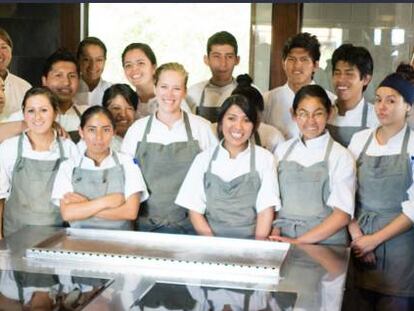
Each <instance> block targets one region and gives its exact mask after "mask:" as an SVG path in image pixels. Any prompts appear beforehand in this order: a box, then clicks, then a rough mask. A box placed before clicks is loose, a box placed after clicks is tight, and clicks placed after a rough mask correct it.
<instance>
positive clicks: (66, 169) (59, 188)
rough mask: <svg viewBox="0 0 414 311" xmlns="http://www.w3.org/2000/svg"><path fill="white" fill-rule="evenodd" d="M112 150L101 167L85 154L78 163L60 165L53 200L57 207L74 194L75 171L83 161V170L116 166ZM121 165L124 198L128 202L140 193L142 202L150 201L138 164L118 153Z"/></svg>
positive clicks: (67, 162)
mask: <svg viewBox="0 0 414 311" xmlns="http://www.w3.org/2000/svg"><path fill="white" fill-rule="evenodd" d="M112 152H113V151H112V150H111V152H110V154H109V155H108V156H107V157H106V158H105V159H104V160H103V161H102V163H101V165H100V166H96V165H95V162H94V161H93V160H92V159H90V158H88V157H87V156H86V155H85V154H83V155H82V156H81V157H80V158H79V159H78V160H77V161H75V162H74V161H65V162H63V163H62V164H61V165H60V168H59V171H58V173H57V175H56V179H55V183H54V185H53V191H52V200H53V203H54V204H56V205H57V206H60V200H61V199H62V198H63V196H64V195H65V194H66V193H68V192H74V190H73V185H72V174H73V169H74V168H75V167H78V166H79V164H80V162H81V161H82V163H81V164H82V165H81V168H84V169H88V170H94V171H100V170H104V169H107V168H112V167H114V166H115V165H116V163H115V160H114V158H113V156H112ZM116 155H117V156H118V160H119V163H120V164H121V165H122V166H123V167H124V173H125V189H124V196H125V199H126V200H127V199H128V198H129V196H131V195H132V194H134V193H138V192H139V193H140V200H141V202H143V201H145V200H147V199H148V197H149V194H148V190H147V186H146V185H145V182H144V178H143V177H142V173H141V170H140V168H139V167H138V164H137V163H136V162H135V161H134V160H133V159H132V158H131V157H130V156H127V155H125V154H122V153H119V152H116Z"/></svg>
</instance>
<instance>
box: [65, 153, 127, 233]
mask: <svg viewBox="0 0 414 311" xmlns="http://www.w3.org/2000/svg"><path fill="white" fill-rule="evenodd" d="M112 157H113V159H114V161H115V163H116V165H115V166H113V167H111V168H106V169H103V170H89V169H84V168H82V161H83V158H82V160H81V162H80V163H79V166H78V167H75V168H74V169H73V174H72V185H73V191H74V192H76V193H79V194H81V195H83V196H85V197H87V198H88V199H89V200H93V199H96V198H99V197H102V196H105V195H107V194H111V193H122V194H123V193H124V189H125V173H124V168H123V166H122V165H121V164H120V163H119V160H118V156H117V155H116V152H113V153H112ZM125 199H126V198H125ZM70 226H71V227H73V228H91V229H112V230H132V229H133V228H132V222H131V221H129V220H108V219H102V218H98V217H90V218H88V219H85V220H79V221H73V222H70Z"/></svg>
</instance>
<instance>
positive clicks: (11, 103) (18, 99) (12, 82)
mask: <svg viewBox="0 0 414 311" xmlns="http://www.w3.org/2000/svg"><path fill="white" fill-rule="evenodd" d="M31 87H32V86H31V85H30V83H29V82H27V81H26V80H23V79H22V78H19V77H18V76H16V75H14V74H12V73H11V72H9V71H8V72H7V77H6V79H5V80H4V95H5V97H6V105H5V107H4V109H3V112H2V113H1V114H0V122H4V121H5V120H6V119H7V118H8V117H9V116H10V115H11V114H12V113H13V112H16V111H19V110H21V109H22V103H23V98H24V95H25V94H26V92H27V90H29V89H30V88H31Z"/></svg>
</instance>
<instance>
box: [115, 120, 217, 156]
mask: <svg viewBox="0 0 414 311" xmlns="http://www.w3.org/2000/svg"><path fill="white" fill-rule="evenodd" d="M187 115H188V120H189V122H190V127H191V131H192V134H193V138H194V139H196V140H197V141H198V143H199V145H200V148H201V150H205V149H207V148H209V147H210V146H211V145H216V144H217V139H216V137H215V136H214V134H213V131H212V130H211V123H210V122H209V121H207V120H206V119H204V118H202V117H199V116H196V115H194V114H191V113H188V114H187ZM149 118H150V117H149V116H147V117H145V118H143V119H139V120H137V121H135V122H134V123H133V124H132V125H131V126H130V127H129V129H128V131H127V133H126V134H125V137H124V140H123V142H122V146H121V151H122V152H124V153H125V154H129V155H131V156H132V157H135V151H136V149H137V144H138V142H141V141H142V138H143V135H144V131H145V128H146V126H147V122H148V120H149ZM182 141H188V139H187V132H186V129H185V124H184V118H183V117H181V119H179V120H178V121H176V122H175V123H174V125H173V126H172V128H171V129H169V128H168V126H167V125H165V124H164V123H162V122H161V121H159V120H158V119H157V118H156V117H154V118H153V120H152V124H151V130H150V132H149V133H148V136H147V142H151V143H159V144H163V145H168V144H171V143H175V142H182Z"/></svg>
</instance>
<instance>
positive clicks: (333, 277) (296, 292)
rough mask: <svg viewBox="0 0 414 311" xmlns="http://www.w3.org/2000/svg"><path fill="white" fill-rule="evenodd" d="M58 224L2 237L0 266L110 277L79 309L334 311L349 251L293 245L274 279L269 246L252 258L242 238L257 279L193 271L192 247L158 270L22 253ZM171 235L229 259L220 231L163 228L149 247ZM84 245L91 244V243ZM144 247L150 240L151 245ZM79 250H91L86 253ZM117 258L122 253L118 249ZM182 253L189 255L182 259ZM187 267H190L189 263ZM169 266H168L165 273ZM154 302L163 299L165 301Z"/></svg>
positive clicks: (245, 256) (252, 250)
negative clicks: (214, 234) (201, 235)
mask: <svg viewBox="0 0 414 311" xmlns="http://www.w3.org/2000/svg"><path fill="white" fill-rule="evenodd" d="M59 231H61V229H55V228H24V229H23V230H21V231H19V232H17V233H16V234H14V235H12V236H10V237H8V238H6V239H4V240H2V241H0V269H1V270H2V271H3V272H4V271H13V270H14V271H26V272H32V273H41V274H49V275H58V276H60V279H64V278H65V276H72V277H73V276H75V277H91V278H99V279H108V280H110V281H109V282H107V283H105V286H104V288H103V290H102V291H100V292H99V293H98V292H97V294H96V295H95V296H94V297H95V298H93V297H92V298H93V300H92V302H91V303H90V304H88V305H87V306H86V307H85V309H84V310H99V311H101V310H183V309H186V310H187V309H189V310H212V309H216V310H217V309H219V308H222V306H223V305H232V304H234V305H235V306H236V305H238V306H239V307H240V308H241V309H242V310H243V309H244V310H259V309H260V310H263V309H264V310H290V309H289V308H290V307H292V306H293V310H340V306H341V303H342V297H343V290H344V286H345V275H346V270H347V266H348V259H349V250H348V249H346V248H345V247H340V246H335V247H334V246H329V247H328V246H316V245H313V246H310V245H309V246H300V247H298V246H296V247H293V246H292V247H291V248H290V250H289V251H288V254H287V256H286V258H285V260H284V262H283V264H282V266H281V268H280V271H278V272H279V273H280V278H279V279H277V278H275V280H274V282H269V278H268V275H266V278H264V277H263V275H264V274H263V275H261V272H263V271H264V272H266V271H265V270H263V269H267V268H268V267H269V266H272V258H271V255H269V253H268V254H263V259H261V258H260V256H258V257H257V256H256V257H255V256H254V255H257V254H255V253H258V252H260V251H259V250H258V249H260V248H258V249H256V244H250V243H252V242H253V243H254V242H255V241H249V242H248V243H247V244H245V243H241V245H243V246H242V247H243V248H244V249H240V250H238V253H240V254H242V255H241V256H239V257H238V258H236V259H237V260H238V262H240V263H241V264H243V265H244V264H247V265H249V266H254V267H256V266H257V268H258V269H259V270H258V271H261V272H260V273H259V272H258V273H257V274H258V275H259V276H261V277H257V278H254V277H251V278H250V275H247V276H243V275H241V274H239V273H238V271H236V270H234V271H235V273H234V277H233V278H232V277H231V275H230V277H223V275H224V274H225V273H221V272H220V273H218V271H217V270H209V269H208V268H207V269H204V270H199V269H198V267H195V266H194V267H193V266H191V264H194V262H193V261H192V259H191V258H195V257H197V256H198V257H199V258H197V259H199V260H203V258H200V254H199V253H197V252H196V251H194V252H188V251H186V252H182V251H181V252H179V251H178V253H179V254H180V255H179V256H180V257H179V258H178V259H177V260H178V261H179V264H177V263H178V262H173V263H172V264H174V265H175V264H177V265H176V266H174V265H173V266H171V265H170V266H163V269H156V268H154V267H150V266H148V265H141V266H139V265H138V266H139V267H138V268H137V267H136V266H135V267H134V268H131V266H130V265H129V264H128V263H127V262H125V261H124V262H119V261H118V262H117V261H116V260H117V258H115V257H111V256H108V258H99V260H93V259H92V260H86V258H84V259H82V257H80V258H79V257H77V258H76V260H69V261H67V260H64V257H59V254H58V253H56V254H55V255H53V253H47V254H46V255H47V256H51V259H52V260H45V258H41V257H42V256H40V257H38V256H30V255H29V256H30V258H28V257H27V255H26V250H27V249H29V250H30V249H33V248H34V247H35V246H39V243H40V242H42V241H45V240H46V239H48V238H49V239H50V237H53V236H55V237H56V232H59ZM114 235H115V233H114ZM149 235H150V236H148V234H146V235H143V236H145V238H146V239H148V237H151V234H149ZM121 236H122V237H123V239H128V233H125V232H124V233H122V234H121ZM153 237H154V245H156V244H157V243H155V241H157V240H158V241H162V240H164V239H160V238H159V237H160V236H159V235H154V236H153ZM91 239H92V238H91ZM179 239H180V240H179ZM92 240H93V239H92ZM174 240H175V243H176V242H177V241H185V243H186V244H188V243H190V242H191V243H194V242H197V241H203V242H202V243H207V244H206V245H207V246H209V244H211V249H210V255H209V258H205V259H206V260H208V261H211V259H212V258H221V259H220V260H227V259H225V258H226V256H224V255H223V254H225V253H226V251H227V252H229V248H231V246H229V245H226V244H225V243H224V242H225V241H224V242H223V240H221V239H219V238H209V239H207V240H203V239H201V240H199V239H194V237H184V236H179V235H166V236H165V241H167V242H165V246H162V245H161V244H159V245H161V246H159V245H158V246H157V247H161V248H158V250H157V251H156V252H155V251H154V252H155V253H156V254H161V253H164V252H166V251H168V249H169V247H168V245H171V243H172V242H170V243H168V241H174ZM49 242H50V241H49ZM55 242H56V241H55ZM61 242H62V241H57V242H56V243H55V244H53V243H52V244H53V245H55V246H56V245H59V243H61ZM71 242H72V243H70V244H69V245H71V246H70V247H71V249H72V251H73V252H78V251H80V255H81V256H82V252H85V251H86V250H85V248H82V247H81V245H80V243H79V244H76V239H71ZM121 242H122V241H120V245H121V244H122V243H121ZM257 243H258V244H257V245H259V244H260V243H274V242H257ZM86 244H88V243H86ZM110 244H111V243H109V244H108V243H107V244H105V247H109V249H105V251H106V250H108V254H109V253H111V254H114V253H115V254H117V252H116V251H114V249H122V245H121V246H120V245H117V244H113V245H112V246H111V245H110ZM60 245H61V244H60ZM188 245H190V244H188ZM237 245H238V244H237V243H234V246H233V247H235V248H237V247H238V246H237ZM260 245H265V244H260ZM40 246H42V245H40ZM43 246H44V245H43ZM265 246H266V245H265ZM273 246H274V245H272V247H270V249H271V248H273ZM80 247H81V249H80ZM87 247H89V248H90V245H89V246H87ZM150 248H151V245H149V249H150ZM35 249H39V248H35ZM154 249H156V247H154ZM129 251H131V249H129ZM70 255H73V253H71V254H70ZM76 255H79V254H76ZM83 255H85V254H83ZM117 255H119V252H118V254H117ZM47 256H46V257H47ZM85 256H91V255H88V254H87V253H86V255H85ZM43 257H44V256H43ZM53 257H54V259H53ZM201 257H202V256H201ZM119 258H120V259H123V260H124V259H125V258H121V256H119ZM252 258H254V260H252ZM186 259H188V262H187V263H186ZM280 260H281V259H280V258H276V256H275V260H274V262H275V264H276V263H280ZM263 265H266V267H264V266H263ZM185 267H187V269H185ZM189 267H191V268H189ZM193 268H194V270H192V269H193ZM261 269H262V270H263V271H262V270H261ZM161 270H163V271H161ZM168 270H170V271H171V272H174V273H166V271H167V272H168ZM196 270H197V271H198V272H197V271H196ZM200 271H201V272H200ZM223 271H224V270H223ZM221 274H223V275H221ZM252 275H253V274H252ZM243 277H244V278H243ZM111 281H112V282H111ZM60 287H64V286H60ZM2 288H4V287H2V285H1V284H0V291H1V289H2ZM85 288H89V287H85ZM49 296H50V295H49ZM177 297H180V299H177ZM246 297H247V298H246ZM177 301H178V302H177ZM0 303H1V300H0ZM160 305H161V306H162V305H164V307H161V306H160ZM165 306H167V307H165ZM263 307H265V308H263ZM0 309H1V306H0ZM233 309H234V308H233ZM220 310H221V309H220Z"/></svg>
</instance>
